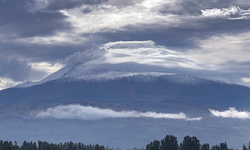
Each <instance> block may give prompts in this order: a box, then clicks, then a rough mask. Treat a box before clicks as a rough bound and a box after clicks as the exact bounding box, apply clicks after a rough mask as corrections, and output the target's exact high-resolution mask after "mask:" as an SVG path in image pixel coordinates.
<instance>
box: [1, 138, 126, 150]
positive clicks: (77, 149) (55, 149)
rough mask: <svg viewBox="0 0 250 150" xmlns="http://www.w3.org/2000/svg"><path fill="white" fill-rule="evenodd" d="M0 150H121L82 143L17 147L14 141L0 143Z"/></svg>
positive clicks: (33, 143)
mask: <svg viewBox="0 0 250 150" xmlns="http://www.w3.org/2000/svg"><path fill="white" fill-rule="evenodd" d="M0 150H121V149H113V148H109V147H104V146H103V145H99V144H93V145H91V144H89V145H85V144H83V143H80V142H79V143H73V142H72V141H71V142H65V143H59V144H55V143H48V142H46V141H45V142H42V141H38V142H37V143H36V142H27V141H24V142H23V144H22V145H21V146H19V145H17V142H16V141H15V142H14V143H12V142H11V141H2V140H1V141H0Z"/></svg>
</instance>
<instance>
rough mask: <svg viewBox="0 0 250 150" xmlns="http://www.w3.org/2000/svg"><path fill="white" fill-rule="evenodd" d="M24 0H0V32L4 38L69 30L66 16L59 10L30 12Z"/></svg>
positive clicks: (44, 34)
mask: <svg viewBox="0 0 250 150" xmlns="http://www.w3.org/2000/svg"><path fill="white" fill-rule="evenodd" d="M26 4H27V3H26V1H25V0H18V1H16V0H6V1H0V32H1V34H2V35H4V39H5V40H7V39H8V38H10V39H12V38H18V37H33V36H47V35H53V34H54V33H55V31H63V30H69V29H70V28H71V25H70V23H69V22H66V21H65V19H66V18H67V16H65V15H64V14H62V13H60V12H41V11H35V12H30V11H29V10H28V9H27V5H26Z"/></svg>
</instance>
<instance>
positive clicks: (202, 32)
mask: <svg viewBox="0 0 250 150" xmlns="http://www.w3.org/2000/svg"><path fill="white" fill-rule="evenodd" d="M138 27H140V28H138ZM249 30H250V20H244V19H240V20H229V19H225V18H200V19H198V20H187V21H186V23H184V24H182V25H180V26H177V27H165V26H162V25H157V24H151V25H145V24H141V25H137V26H136V27H135V26H126V27H124V30H122V31H116V32H109V33H96V35H99V36H101V37H103V38H104V39H107V41H112V42H114V41H144V40H152V41H154V42H155V43H156V44H158V45H164V46H166V47H168V48H173V49H175V50H188V49H190V48H198V47H199V45H198V44H199V43H197V40H204V39H207V38H209V37H211V36H213V35H218V34H229V35H230V34H236V33H244V32H246V31H249Z"/></svg>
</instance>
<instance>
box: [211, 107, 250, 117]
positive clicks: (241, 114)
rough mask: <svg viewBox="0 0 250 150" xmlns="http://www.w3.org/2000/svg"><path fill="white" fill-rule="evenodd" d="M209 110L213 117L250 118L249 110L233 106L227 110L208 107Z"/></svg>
mask: <svg viewBox="0 0 250 150" xmlns="http://www.w3.org/2000/svg"><path fill="white" fill-rule="evenodd" d="M209 111H210V112H211V114H212V115H214V116H215V117H222V118H237V119H250V112H249V111H238V110H236V108H234V107H230V108H229V110H225V111H218V110H213V109H209Z"/></svg>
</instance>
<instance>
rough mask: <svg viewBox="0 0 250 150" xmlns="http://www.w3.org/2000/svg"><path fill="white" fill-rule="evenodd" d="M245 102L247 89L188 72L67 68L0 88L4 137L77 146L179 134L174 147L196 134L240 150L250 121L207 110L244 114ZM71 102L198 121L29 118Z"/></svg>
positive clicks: (140, 142)
mask: <svg viewBox="0 0 250 150" xmlns="http://www.w3.org/2000/svg"><path fill="white" fill-rule="evenodd" d="M249 99H250V88H248V87H245V86H241V85H237V84H231V83H225V82H222V81H218V80H210V79H206V78H202V77H195V76H191V75H186V74H173V73H165V72H133V71H127V70H112V69H109V68H101V69H100V68H94V69H86V67H85V66H83V65H82V64H76V65H68V66H65V67H64V68H63V69H61V70H59V71H58V72H56V73H54V74H52V75H50V76H48V77H47V78H45V79H43V80H41V81H39V82H27V83H25V84H21V85H18V86H17V87H14V88H10V89H5V90H2V91H0V122H1V124H0V132H1V136H2V137H5V139H6V140H7V139H8V140H17V141H23V140H24V139H25V140H28V141H31V140H32V141H37V140H44V141H48V142H62V141H74V142H79V141H80V142H83V143H86V144H89V143H91V144H95V143H100V144H104V145H107V146H114V147H122V148H123V149H128V148H132V147H134V146H137V147H142V146H145V144H147V143H148V142H149V141H152V140H153V139H161V138H162V137H164V136H165V135H166V134H172V135H175V136H177V137H178V141H180V142H181V141H182V139H181V138H183V137H184V136H186V135H190V136H196V137H198V139H200V140H201V143H204V142H208V143H210V144H211V145H215V144H219V143H218V141H219V142H227V143H230V144H229V146H230V147H233V148H240V147H242V145H243V143H242V141H247V140H249V134H248V132H247V131H248V130H249V125H250V124H249V121H248V120H239V119H238V120H236V121H235V119H231V118H226V119H224V118H217V117H214V116H212V115H211V113H210V112H209V110H208V108H212V109H215V110H225V109H226V110H227V109H228V107H236V108H237V109H238V110H248V109H249V106H250V100H249ZM76 103H77V104H81V105H84V106H87V105H90V106H94V107H96V110H98V109H99V108H109V109H112V110H115V111H124V110H135V111H140V112H149V111H153V112H157V113H177V114H179V113H180V112H183V113H185V114H186V115H187V117H190V118H196V117H202V120H199V121H186V120H178V119H154V118H116V119H113V118H109V119H100V120H84V119H83V120H81V119H75V118H73V119H54V118H36V117H34V114H37V112H40V111H41V110H42V111H44V110H49V111H51V110H52V109H51V108H52V107H55V106H58V105H67V104H76ZM97 107H99V108H97ZM48 108H49V109H48ZM68 111H71V112H74V110H68ZM77 112H78V111H76V113H77ZM64 113H65V112H64ZM87 113H88V112H87ZM59 115H60V113H59ZM64 115H65V114H64ZM66 115H67V112H66ZM83 115H84V114H83Z"/></svg>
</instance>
